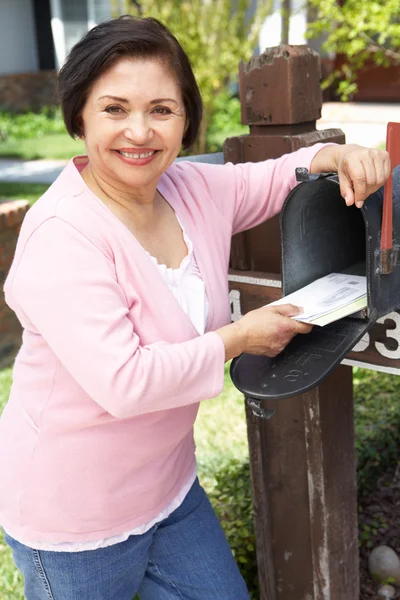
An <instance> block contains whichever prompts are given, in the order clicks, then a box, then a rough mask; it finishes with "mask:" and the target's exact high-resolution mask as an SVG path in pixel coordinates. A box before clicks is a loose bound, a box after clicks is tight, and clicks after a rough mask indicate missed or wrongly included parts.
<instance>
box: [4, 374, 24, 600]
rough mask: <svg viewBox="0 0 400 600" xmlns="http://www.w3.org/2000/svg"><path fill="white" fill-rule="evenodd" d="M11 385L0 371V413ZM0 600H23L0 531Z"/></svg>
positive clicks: (21, 591) (19, 584)
mask: <svg viewBox="0 0 400 600" xmlns="http://www.w3.org/2000/svg"><path fill="white" fill-rule="evenodd" d="M10 385H11V369H3V370H2V371H0V413H1V412H2V410H3V408H4V405H5V403H6V402H7V399H8V394H9V390H10ZM0 599H1V600H23V599H24V593H23V584H22V577H21V576H20V574H19V572H18V571H17V569H16V568H15V566H14V563H13V560H12V555H11V550H10V549H9V547H8V546H6V544H5V542H4V538H3V534H2V532H1V531H0Z"/></svg>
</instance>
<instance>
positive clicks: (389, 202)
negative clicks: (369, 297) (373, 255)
mask: <svg viewBox="0 0 400 600" xmlns="http://www.w3.org/2000/svg"><path fill="white" fill-rule="evenodd" d="M386 149H387V151H388V152H389V155H390V162H391V171H390V176H389V179H388V180H387V182H386V183H385V188H384V199H383V214H382V235H381V250H382V253H383V252H388V253H389V252H392V251H393V223H392V221H393V198H392V196H393V169H394V167H396V166H397V165H399V164H400V123H388V126H387V137H386ZM382 258H383V257H382ZM391 262H392V261H390V260H389V261H385V260H383V261H382V264H383V265H385V264H386V265H388V268H389V269H390V270H385V271H384V272H386V273H390V272H391V270H392V268H390V267H389V264H390V263H391Z"/></svg>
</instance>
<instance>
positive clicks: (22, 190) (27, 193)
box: [0, 182, 49, 600]
mask: <svg viewBox="0 0 400 600" xmlns="http://www.w3.org/2000/svg"><path fill="white" fill-rule="evenodd" d="M48 187H49V186H48V185H43V184H40V183H3V182H0V199H3V198H7V199H8V200H28V202H29V203H30V204H33V203H34V202H35V201H36V200H37V199H38V198H40V196H41V195H42V194H44V193H45V191H46V190H47V188H48ZM0 600H2V598H1V597H0Z"/></svg>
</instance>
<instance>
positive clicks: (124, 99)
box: [97, 94, 178, 104]
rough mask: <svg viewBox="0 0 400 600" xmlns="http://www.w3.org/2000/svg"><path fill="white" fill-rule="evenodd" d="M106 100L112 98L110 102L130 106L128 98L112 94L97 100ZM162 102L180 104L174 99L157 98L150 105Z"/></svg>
mask: <svg viewBox="0 0 400 600" xmlns="http://www.w3.org/2000/svg"><path fill="white" fill-rule="evenodd" d="M104 98H110V100H115V101H116V102H123V103H125V104H129V100H127V98H121V97H120V96H111V95H110V94H106V95H105V96H100V97H99V98H97V100H103V99H104ZM162 102H173V103H174V104H178V102H177V101H176V100H174V99H173V98H156V99H155V100H152V101H151V102H150V104H160V103H162Z"/></svg>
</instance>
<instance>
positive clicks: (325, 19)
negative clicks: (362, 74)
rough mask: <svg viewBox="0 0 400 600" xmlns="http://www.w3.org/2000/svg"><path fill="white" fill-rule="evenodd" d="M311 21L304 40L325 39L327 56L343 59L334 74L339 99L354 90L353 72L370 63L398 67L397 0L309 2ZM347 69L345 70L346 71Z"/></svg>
mask: <svg viewBox="0 0 400 600" xmlns="http://www.w3.org/2000/svg"><path fill="white" fill-rule="evenodd" d="M309 4H310V6H311V7H312V9H313V14H314V20H313V22H312V23H310V24H309V28H308V37H319V36H321V35H325V36H326V41H325V42H324V44H323V46H322V47H323V49H324V50H325V51H326V52H327V53H328V54H331V55H332V54H343V55H345V56H346V59H347V61H346V63H347V64H346V66H345V67H343V68H342V69H341V70H340V72H337V73H335V78H338V77H339V78H340V79H341V83H340V86H339V90H338V91H339V94H340V96H341V98H342V99H343V100H346V99H348V98H349V97H351V96H352V95H353V94H354V93H355V92H356V91H357V85H356V83H355V82H356V76H357V72H358V71H359V70H360V69H362V68H363V67H364V66H366V65H368V64H369V63H370V62H371V61H372V63H375V64H378V65H383V66H388V65H391V64H400V0H368V2H360V0H345V1H344V2H343V3H342V5H341V6H340V5H339V3H338V2H337V1H336V0H309ZM346 69H347V70H346Z"/></svg>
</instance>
